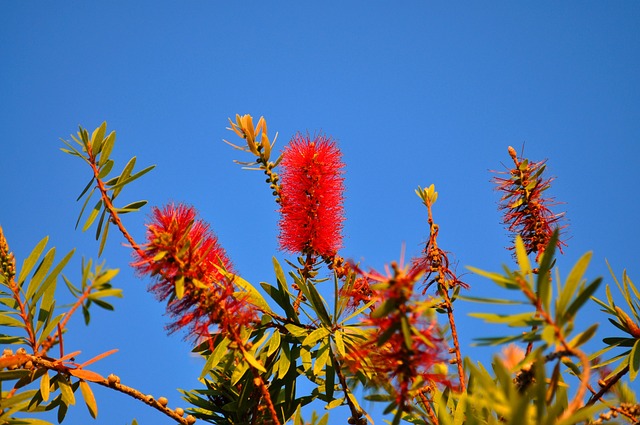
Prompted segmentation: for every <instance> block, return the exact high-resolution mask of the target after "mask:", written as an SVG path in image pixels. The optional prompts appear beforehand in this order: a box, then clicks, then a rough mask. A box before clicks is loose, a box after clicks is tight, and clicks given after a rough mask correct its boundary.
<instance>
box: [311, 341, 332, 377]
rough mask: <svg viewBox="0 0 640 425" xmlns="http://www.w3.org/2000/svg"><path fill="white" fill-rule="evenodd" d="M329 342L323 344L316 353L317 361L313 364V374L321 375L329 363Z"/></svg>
mask: <svg viewBox="0 0 640 425" xmlns="http://www.w3.org/2000/svg"><path fill="white" fill-rule="evenodd" d="M329 352H330V351H329V344H324V345H321V346H320V348H319V349H318V354H317V355H316V361H315V362H314V364H313V374H314V375H316V376H319V375H320V374H321V373H322V371H323V370H324V368H325V366H326V365H327V361H328V360H329Z"/></svg>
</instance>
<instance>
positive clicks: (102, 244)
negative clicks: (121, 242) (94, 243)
mask: <svg viewBox="0 0 640 425" xmlns="http://www.w3.org/2000/svg"><path fill="white" fill-rule="evenodd" d="M110 225H111V220H107V224H105V226H104V230H103V231H102V238H100V246H99V247H98V257H100V256H101V255H102V251H104V247H105V245H106V244H107V238H108V236H109V226H110Z"/></svg>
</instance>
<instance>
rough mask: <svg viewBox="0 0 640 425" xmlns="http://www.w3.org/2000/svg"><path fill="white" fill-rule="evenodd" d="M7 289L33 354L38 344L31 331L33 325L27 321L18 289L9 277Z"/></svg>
mask: <svg viewBox="0 0 640 425" xmlns="http://www.w3.org/2000/svg"><path fill="white" fill-rule="evenodd" d="M9 288H10V289H11V293H12V294H13V299H14V300H15V301H16V303H17V304H18V310H19V316H20V318H21V319H22V322H23V323H24V330H25V331H26V332H27V336H28V342H29V345H30V346H31V349H32V350H33V352H34V353H35V352H36V351H37V350H38V342H37V339H36V334H35V331H34V330H33V324H32V323H31V321H30V320H29V316H30V314H29V312H28V311H27V309H26V307H25V305H24V303H23V302H22V297H21V294H20V287H19V286H18V284H17V283H16V281H15V279H14V278H13V277H11V280H10V281H9Z"/></svg>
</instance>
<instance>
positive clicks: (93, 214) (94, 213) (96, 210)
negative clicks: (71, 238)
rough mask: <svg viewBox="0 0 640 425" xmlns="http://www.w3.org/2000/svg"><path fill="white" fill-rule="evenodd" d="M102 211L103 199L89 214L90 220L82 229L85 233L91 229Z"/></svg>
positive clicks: (88, 219)
mask: <svg viewBox="0 0 640 425" xmlns="http://www.w3.org/2000/svg"><path fill="white" fill-rule="evenodd" d="M101 209H102V199H100V200H99V201H98V203H97V204H96V205H95V207H93V210H92V211H91V214H89V218H87V221H86V222H85V223H84V226H83V227H82V231H83V232H86V231H87V229H88V228H89V227H91V225H92V224H93V222H94V221H95V219H96V218H97V217H98V213H100V210H101Z"/></svg>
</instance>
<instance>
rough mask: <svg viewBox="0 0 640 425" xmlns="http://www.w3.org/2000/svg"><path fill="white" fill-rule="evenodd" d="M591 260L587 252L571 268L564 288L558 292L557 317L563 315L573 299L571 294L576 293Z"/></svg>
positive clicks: (589, 253)
mask: <svg viewBox="0 0 640 425" xmlns="http://www.w3.org/2000/svg"><path fill="white" fill-rule="evenodd" d="M590 260H591V252H587V253H586V254H584V255H583V256H582V257H581V258H580V259H579V260H578V262H576V264H575V265H574V266H573V269H571V272H570V273H569V276H567V280H566V281H565V283H564V287H563V288H562V291H561V292H560V298H559V299H558V307H557V308H558V312H559V315H561V314H565V313H564V312H565V308H566V307H567V305H568V304H569V301H571V298H573V294H574V293H575V292H576V289H577V288H578V285H579V284H580V282H581V281H582V276H583V275H584V272H585V271H586V270H587V267H588V266H589V261H590Z"/></svg>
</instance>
